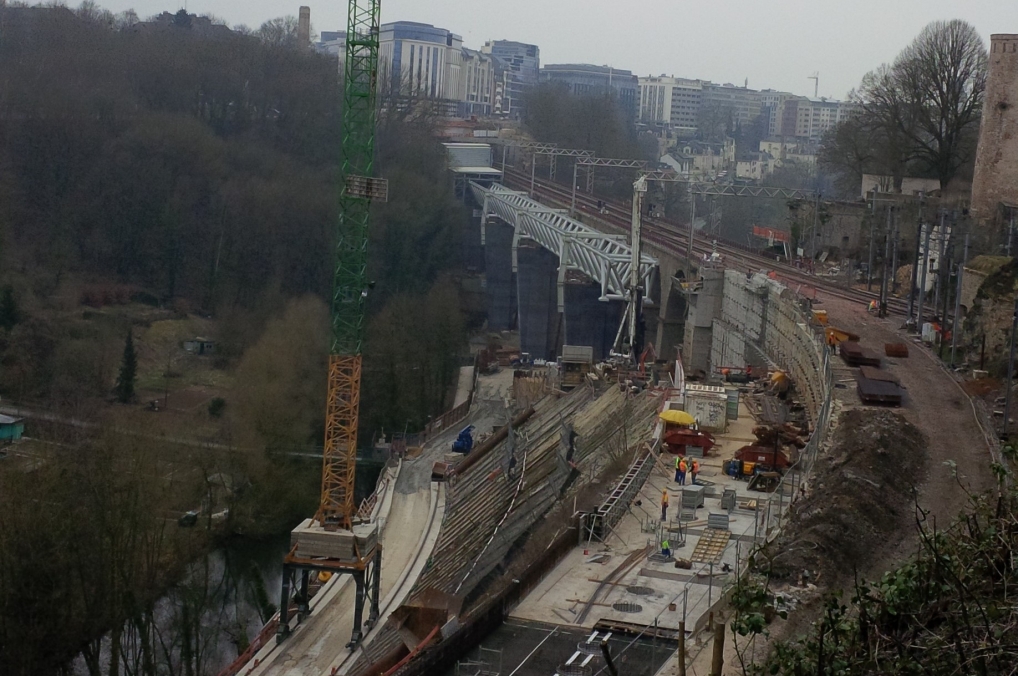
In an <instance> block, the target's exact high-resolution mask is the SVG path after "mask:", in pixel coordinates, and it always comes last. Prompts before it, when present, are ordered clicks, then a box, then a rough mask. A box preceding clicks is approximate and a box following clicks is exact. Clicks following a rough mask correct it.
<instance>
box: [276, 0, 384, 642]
mask: <svg viewBox="0 0 1018 676" xmlns="http://www.w3.org/2000/svg"><path fill="white" fill-rule="evenodd" d="M380 4H381V3H380V0H350V2H349V8H348V16H347V34H346V60H345V62H344V69H343V75H344V79H343V127H342V132H343V135H342V142H343V147H342V185H341V187H340V194H339V223H338V225H337V228H336V251H335V263H336V268H335V274H334V276H333V286H332V299H331V303H330V305H331V312H332V346H331V349H330V352H329V384H328V397H327V402H326V412H325V445H324V451H323V457H322V491H321V500H320V502H319V505H318V512H317V513H316V514H315V517H314V519H313V520H312V521H310V522H305V523H303V524H301V525H300V526H298V527H297V528H296V529H295V530H294V531H293V534H292V538H291V541H292V542H293V543H294V544H293V548H292V549H291V550H290V553H289V554H287V556H286V558H285V559H284V560H283V582H282V591H281V594H280V596H281V598H280V618H279V629H278V630H277V641H281V640H283V639H284V638H285V637H286V636H287V635H288V634H289V632H290V627H289V620H288V613H289V606H290V601H291V594H290V588H291V586H292V587H293V589H294V593H293V594H292V598H293V600H295V601H296V604H297V613H298V621H300V620H302V619H303V618H304V617H305V616H307V614H308V613H309V612H310V603H309V594H308V589H309V576H310V573H311V572H313V571H317V572H318V574H319V575H320V576H321V574H322V573H327V574H333V573H339V574H349V575H352V576H353V577H354V580H355V581H356V585H357V596H356V601H355V606H354V618H353V620H354V623H353V634H352V636H351V639H350V643H349V644H348V647H349V648H350V649H351V650H352V649H353V648H355V647H356V646H357V645H358V644H359V643H360V641H361V638H362V631H361V618H362V615H363V611H364V603H365V601H367V602H368V603H369V607H370V610H369V613H368V619H367V621H366V622H365V623H364V624H365V626H369V627H370V626H371V625H373V624H374V623H375V621H376V620H377V619H378V613H379V610H378V601H379V599H378V597H379V584H380V579H381V565H382V550H381V545H379V544H378V543H377V531H376V530H375V529H374V528H372V527H371V526H370V525H369V524H363V523H361V519H359V518H358V514H357V508H356V505H355V504H354V475H355V472H356V465H357V426H358V416H359V413H360V391H361V346H362V343H363V341H364V315H365V305H366V302H367V295H368V287H369V286H370V284H369V282H368V278H367V246H368V221H369V218H370V213H371V202H372V201H373V200H383V201H384V200H385V199H386V198H387V194H386V193H387V187H386V182H385V181H384V180H383V179H377V178H373V177H372V173H373V170H374V155H375V93H376V83H377V77H378V39H379V25H378V20H379V9H380Z"/></svg>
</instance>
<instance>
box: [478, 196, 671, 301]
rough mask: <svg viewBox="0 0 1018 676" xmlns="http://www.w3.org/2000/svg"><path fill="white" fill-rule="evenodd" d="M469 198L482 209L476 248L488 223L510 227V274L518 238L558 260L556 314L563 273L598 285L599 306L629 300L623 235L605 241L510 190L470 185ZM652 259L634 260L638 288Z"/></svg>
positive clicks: (629, 260) (629, 257)
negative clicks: (492, 220)
mask: <svg viewBox="0 0 1018 676" xmlns="http://www.w3.org/2000/svg"><path fill="white" fill-rule="evenodd" d="M470 188H471V189H472V190H473V194H474V198H475V199H476V200H477V201H478V202H479V203H481V204H483V205H484V206H483V211H482V214H481V242H482V243H484V241H485V239H486V235H485V228H486V226H487V221H488V217H489V216H491V215H495V216H498V217H499V218H500V219H502V220H503V221H505V222H506V223H508V224H509V225H510V226H512V227H513V229H514V233H513V271H516V269H517V265H516V263H517V261H516V249H517V244H518V242H519V240H520V238H521V237H527V238H529V239H532V240H534V241H535V242H537V243H538V244H540V245H541V246H542V247H544V248H545V249H547V250H548V251H550V252H552V253H554V254H555V255H556V256H558V258H559V309H560V310H561V309H562V306H563V305H564V302H563V291H562V284H563V282H564V281H565V274H566V271H567V270H579V271H580V272H582V273H583V274H585V275H586V276H587V277H589V278H590V279H591V280H593V281H595V282H598V283H599V284H600V285H601V300H603V301H608V300H629V297H630V295H629V288H628V287H629V283H628V280H629V278H630V271H631V270H632V266H633V250H632V248H631V247H630V245H629V243H628V241H627V238H626V237H625V236H624V235H606V234H604V233H602V232H599V231H597V230H594V229H593V228H591V227H589V226H587V225H584V224H583V223H580V222H579V221H577V220H574V219H572V218H569V216H568V215H567V211H568V210H565V209H551V208H549V207H547V206H545V205H543V204H541V203H540V202H536V201H534V200H532V199H530V197H528V196H527V194H526V193H522V192H517V191H515V190H510V189H509V188H506V187H505V186H503V185H499V184H497V183H496V184H493V185H491V186H490V187H486V186H483V185H480V184H478V183H476V182H473V181H472V182H471V183H470ZM657 268H658V261H657V259H655V258H653V257H651V256H648V255H646V254H642V255H641V256H640V271H639V275H640V280H641V284H642V286H643V288H645V289H646V288H650V287H649V284H650V282H651V281H652V278H653V275H654V272H655V271H656V270H657Z"/></svg>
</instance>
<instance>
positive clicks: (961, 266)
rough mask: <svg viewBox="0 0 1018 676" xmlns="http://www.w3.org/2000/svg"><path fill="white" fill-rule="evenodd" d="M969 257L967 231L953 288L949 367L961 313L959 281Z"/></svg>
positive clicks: (955, 343) (952, 366)
mask: <svg viewBox="0 0 1018 676" xmlns="http://www.w3.org/2000/svg"><path fill="white" fill-rule="evenodd" d="M968 258H969V233H967V232H966V233H965V253H964V254H963V255H962V257H961V262H959V263H958V285H957V286H956V287H955V290H954V323H953V325H952V327H951V368H954V364H955V361H954V355H955V350H956V349H957V348H958V315H960V314H961V281H962V277H964V276H965V262H966V261H968Z"/></svg>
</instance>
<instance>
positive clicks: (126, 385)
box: [114, 331, 138, 404]
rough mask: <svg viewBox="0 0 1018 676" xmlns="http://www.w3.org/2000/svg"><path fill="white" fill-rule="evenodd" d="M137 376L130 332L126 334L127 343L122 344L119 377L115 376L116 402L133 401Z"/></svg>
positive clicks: (136, 361) (135, 358)
mask: <svg viewBox="0 0 1018 676" xmlns="http://www.w3.org/2000/svg"><path fill="white" fill-rule="evenodd" d="M137 376H138V355H137V354H135V352H134V339H133V338H132V337H131V332H130V331H128V332H127V342H126V343H124V359H123V360H122V361H121V362H120V375H119V376H117V386H116V388H115V390H114V391H115V392H116V394H117V401H119V402H120V403H121V404H126V403H127V402H129V401H131V400H132V399H134V381H135V378H137Z"/></svg>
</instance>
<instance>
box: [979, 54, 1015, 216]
mask: <svg viewBox="0 0 1018 676" xmlns="http://www.w3.org/2000/svg"><path fill="white" fill-rule="evenodd" d="M989 56H990V61H989V71H988V73H987V78H986V96H985V98H984V100H983V120H982V126H981V127H980V131H979V147H978V150H977V151H976V167H975V175H974V177H973V180H972V211H973V215H974V216H975V218H976V219H977V221H978V222H980V223H982V224H983V225H994V224H997V223H998V222H999V219H1000V218H1001V217H1002V216H1003V212H1002V210H1001V207H1000V205H1001V203H1007V204H1011V205H1018V35H1014V34H997V35H991V36H990V55H989Z"/></svg>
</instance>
